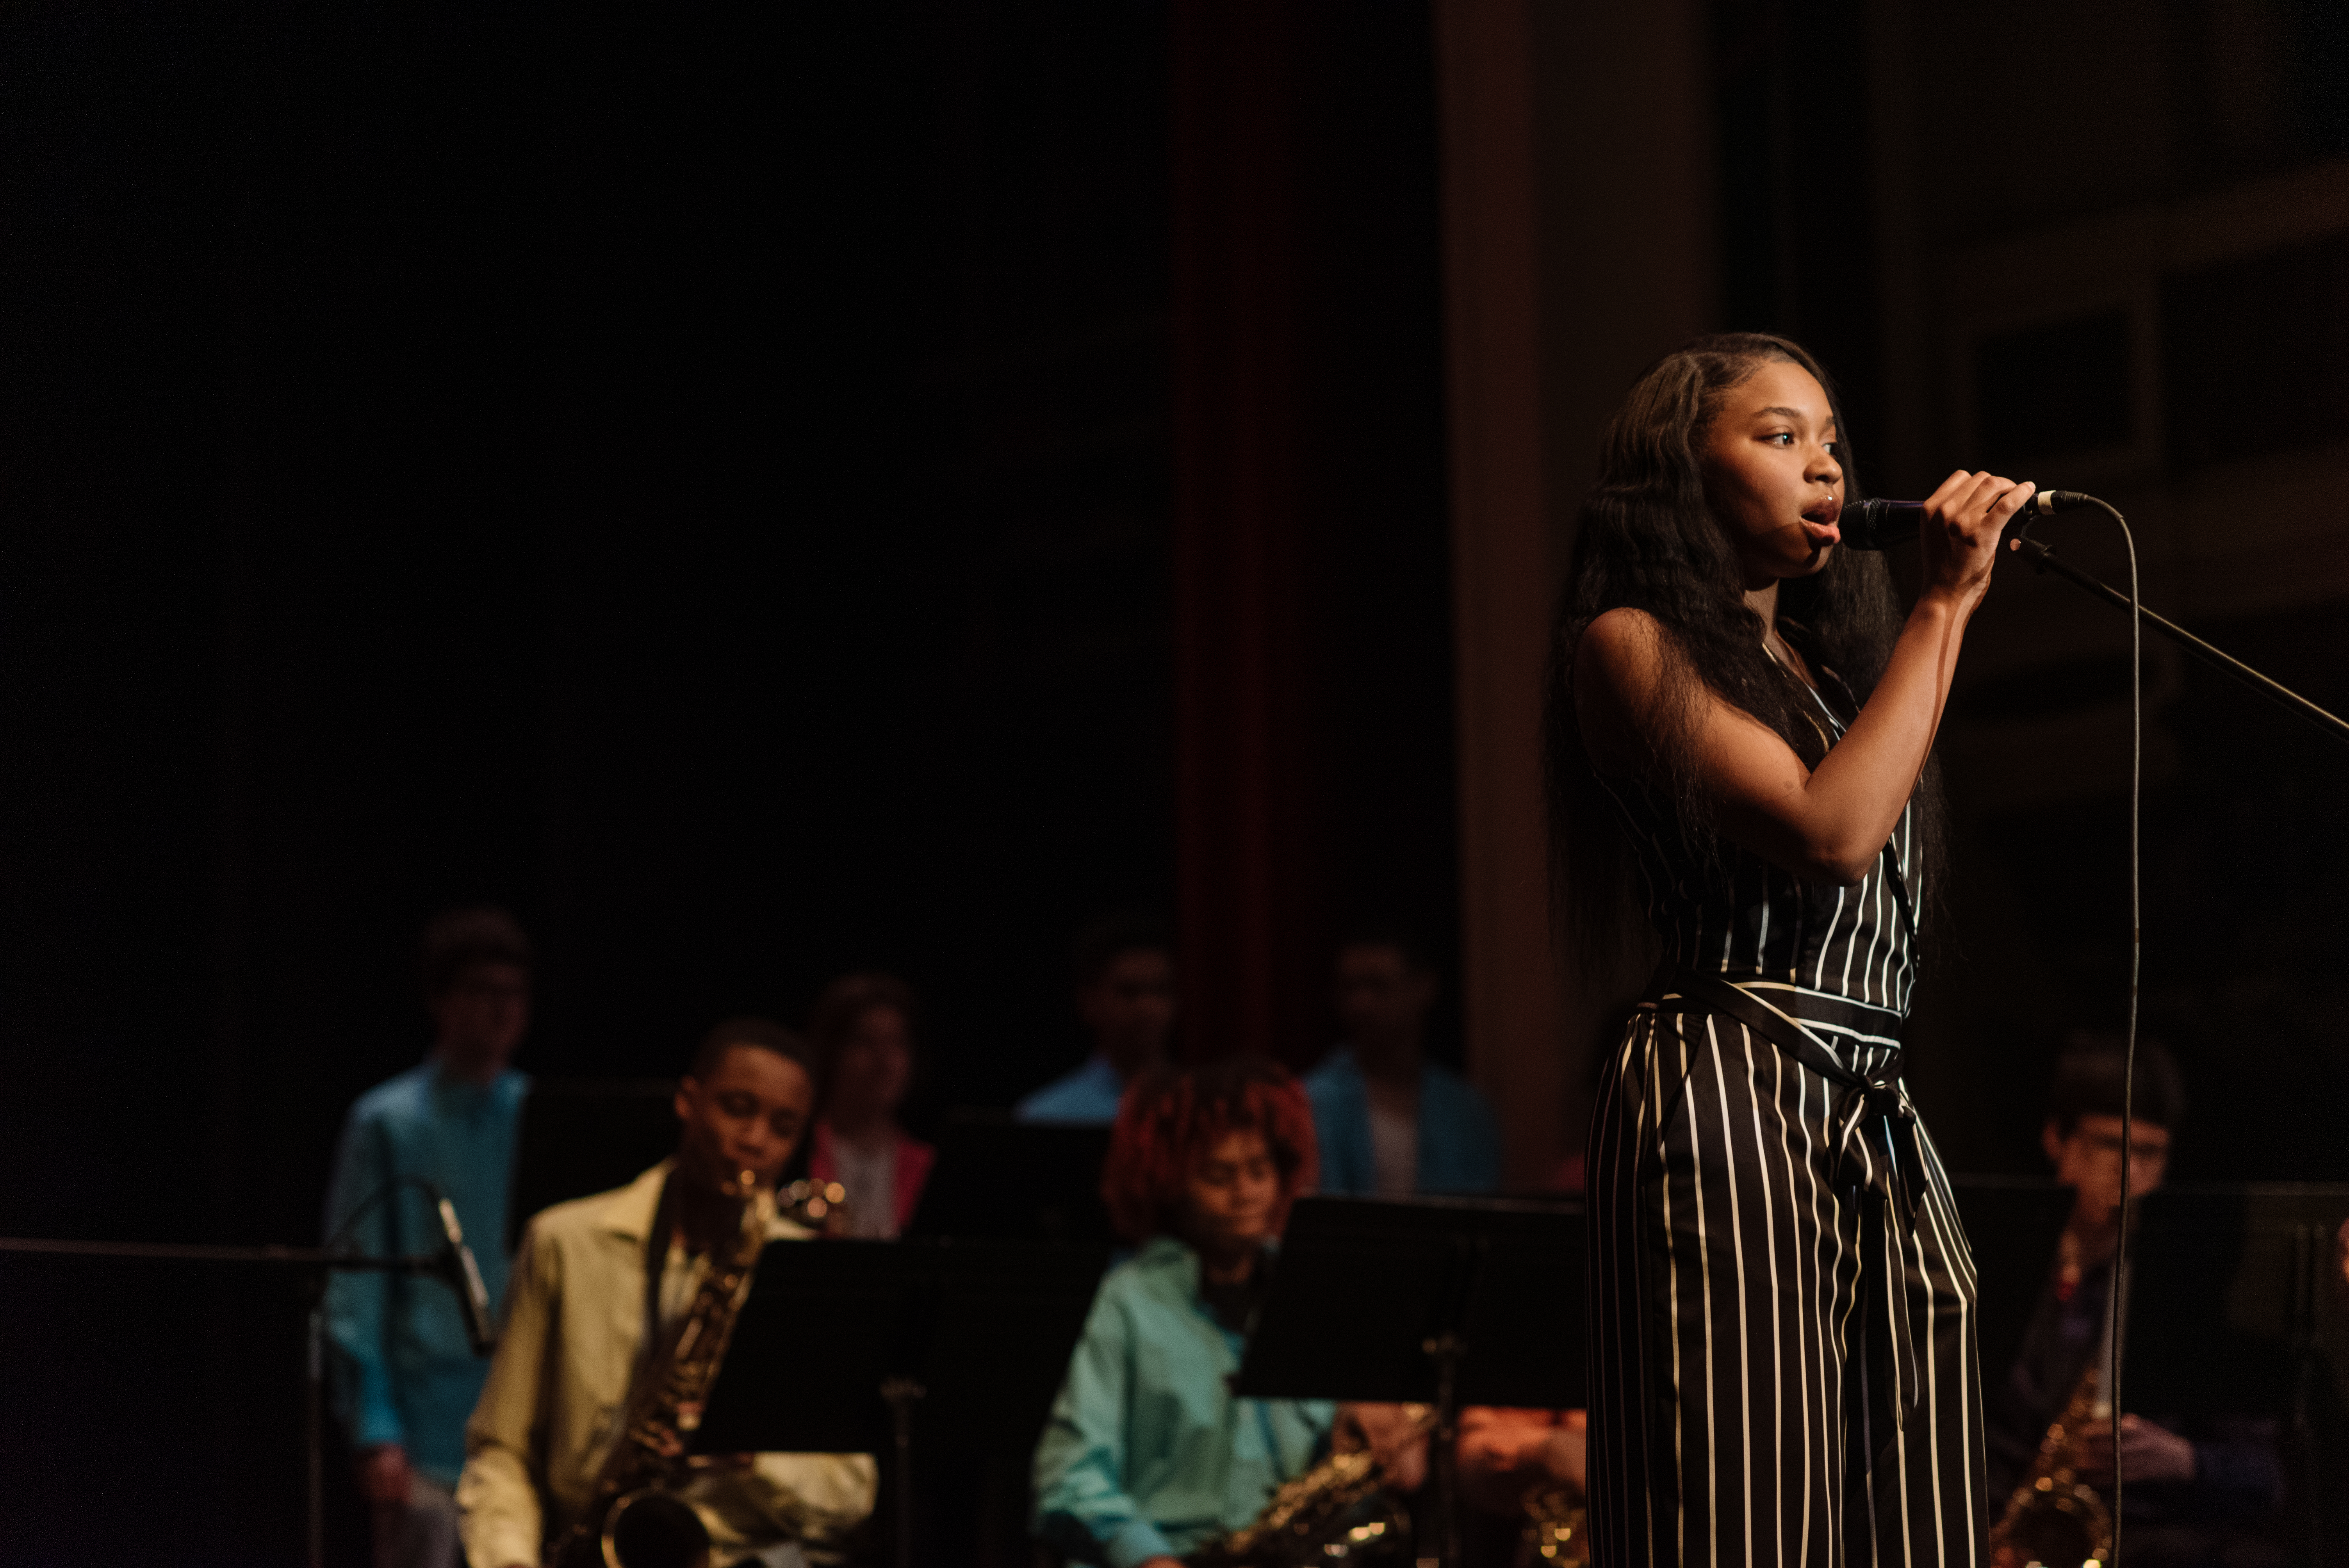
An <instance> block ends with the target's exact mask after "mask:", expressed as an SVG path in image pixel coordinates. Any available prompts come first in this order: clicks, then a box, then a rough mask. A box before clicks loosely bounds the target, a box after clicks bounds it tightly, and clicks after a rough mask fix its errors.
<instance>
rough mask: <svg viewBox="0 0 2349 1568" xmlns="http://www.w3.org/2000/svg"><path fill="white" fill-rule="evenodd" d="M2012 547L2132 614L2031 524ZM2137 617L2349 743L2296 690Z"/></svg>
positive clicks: (2344, 730) (2348, 730) (2343, 731)
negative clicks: (2060, 557)
mask: <svg viewBox="0 0 2349 1568" xmlns="http://www.w3.org/2000/svg"><path fill="white" fill-rule="evenodd" d="M2033 521H2037V520H2036V519H2033ZM2008 543H2009V544H2010V545H2011V546H2012V547H2013V549H2014V550H2015V552H2017V553H2019V554H2020V555H2021V556H2022V557H2023V559H2024V560H2025V561H2028V562H2031V565H2032V569H2033V571H2037V572H2043V573H2045V572H2053V573H2055V575H2056V576H2058V577H2061V578H2063V579H2064V581H2065V582H2067V583H2072V584H2074V585H2075V587H2078V588H2081V589H2083V590H2085V592H2087V593H2092V594H2094V595H2095V597H2097V598H2099V599H2102V600H2103V601H2104V602H2105V603H2107V604H2110V605H2112V606H2114V607H2115V608H2116V609H2118V610H2119V611H2120V612H2121V613H2122V614H2127V613H2128V607H2129V597H2128V595H2127V594H2126V593H2122V592H2121V591H2120V590H2119V589H2117V588H2115V587H2113V586H2112V585H2111V584H2110V583H2101V582H2098V581H2097V580H2096V579H2095V578H2094V577H2091V576H2090V575H2089V574H2088V573H2085V572H2083V571H2081V570H2080V569H2079V568H2078V567H2076V566H2075V565H2073V564H2072V563H2071V562H2068V561H2059V560H2057V559H2056V557H2055V552H2054V551H2053V550H2051V549H2050V548H2048V547H2047V546H2046V545H2045V544H2043V543H2041V542H2039V541H2038V540H2035V539H2033V538H2032V537H2031V531H2030V525H2029V524H2028V523H2026V524H2024V525H2023V528H2021V529H2019V530H2017V531H2015V532H2014V533H2013V535H2012V536H2010V538H2009V540H2008ZM2137 614H2139V615H2140V616H2142V617H2143V618H2144V621H2145V624H2147V625H2148V626H2150V627H2152V628H2153V629H2154V630H2155V631H2157V632H2159V633H2160V634H2162V635H2164V636H2166V637H2168V639H2169V640H2170V641H2171V642H2173V643H2176V644H2177V645H2178V646H2179V647H2181V648H2184V649H2185V650H2186V651H2187V652H2188V653H2189V654H2192V655H2194V656H2195V657H2196V658H2198V659H2199V660H2201V661H2202V662H2203V663H2204V664H2206V665H2209V666H2210V667H2211V668H2212V669H2214V670H2217V671H2218V672H2219V673H2220V675H2223V676H2228V677H2229V678H2230V679H2232V680H2235V681H2238V682H2240V683H2241V684H2242V685H2244V686H2249V687H2251V689H2252V690H2253V691H2255V692H2257V693H2259V694H2260V695H2261V696H2263V697H2266V698H2267V699H2268V700H2269V701H2270V702H2272V703H2274V704H2275V705H2276V706H2277V707H2281V708H2282V709H2283V710H2284V711H2285V712H2287V713H2290V714H2292V715H2294V716H2295V717H2299V718H2302V719H2305V720H2306V721H2307V722H2308V723H2310V724H2313V725H2314V726H2315V727H2317V728H2318V729H2321V730H2323V732H2324V733H2325V734H2327V735H2329V736H2331V737H2332V738H2333V739H2335V740H2340V741H2349V721H2344V720H2343V719H2341V718H2340V717H2337V716H2335V715H2333V714H2332V713H2329V712H2327V711H2326V710H2325V709H2323V708H2321V707H2317V706H2316V704H2314V703H2313V702H2311V701H2309V700H2308V699H2307V698H2306V697H2304V696H2301V695H2300V694H2299V693H2298V692H2296V691H2293V690H2292V688H2291V687H2290V686H2285V685H2283V684H2282V682H2280V681H2273V680H2270V679H2269V678H2268V677H2267V676H2263V675H2261V674H2260V672H2259V671H2257V670H2255V669H2253V668H2251V665H2247V664H2245V663H2243V661H2242V660H2240V659H2238V658H2236V657H2234V656H2233V655H2230V654H2226V653H2222V652H2221V651H2220V650H2219V649H2217V648H2214V647H2212V646H2211V645H2209V644H2208V643H2206V642H2204V641H2203V640H2202V639H2201V638H2199V637H2198V636H2196V635H2195V634H2193V633H2191V632H2189V631H2188V630H2187V629H2186V628H2185V627H2183V626H2180V625H2178V624H2177V623H2176V622H2173V621H2166V620H2164V619H2163V618H2162V617H2160V616H2159V615H2157V614H2154V613H2153V612H2152V611H2150V610H2148V609H2147V608H2146V607H2145V606H2144V605H2142V604H2140V605H2138V606H2137Z"/></svg>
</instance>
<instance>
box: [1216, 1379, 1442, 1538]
mask: <svg viewBox="0 0 2349 1568" xmlns="http://www.w3.org/2000/svg"><path fill="white" fill-rule="evenodd" d="M1406 1408H1407V1409H1408V1410H1409V1411H1410V1412H1411V1414H1412V1417H1413V1420H1414V1421H1415V1422H1416V1423H1417V1425H1418V1426H1419V1428H1420V1429H1421V1430H1423V1431H1424V1430H1425V1429H1427V1428H1428V1427H1430V1426H1432V1425H1433V1423H1434V1419H1435V1412H1434V1411H1433V1409H1430V1408H1427V1407H1424V1406H1416V1405H1414V1406H1408V1407H1406ZM1412 1556H1413V1547H1412V1533H1411V1513H1410V1511H1409V1510H1407V1509H1405V1508H1404V1507H1403V1506H1402V1503H1401V1502H1399V1501H1396V1500H1395V1499H1394V1498H1393V1497H1392V1495H1390V1494H1389V1493H1388V1491H1386V1472H1385V1470H1384V1468H1383V1467H1381V1465H1380V1463H1379V1460H1378V1456H1377V1455H1375V1454H1374V1453H1372V1452H1371V1450H1370V1449H1353V1450H1351V1451H1350V1452H1347V1453H1342V1454H1340V1453H1333V1454H1331V1455H1330V1457H1329V1458H1328V1459H1325V1460H1322V1461H1321V1462H1320V1463H1319V1464H1318V1465H1315V1466H1314V1467H1313V1468H1312V1469H1311V1470H1307V1471H1306V1472H1305V1473H1304V1474H1303V1475H1300V1476H1299V1477H1297V1478H1296V1479H1295V1480H1290V1481H1288V1482H1287V1483H1286V1484H1284V1485H1283V1486H1282V1487H1281V1488H1280V1490H1279V1491H1276V1492H1274V1493H1273V1494H1272V1501H1270V1502H1268V1503H1266V1504H1265V1508H1264V1511H1263V1512H1262V1513H1259V1514H1257V1516H1256V1518H1255V1519H1254V1520H1252V1521H1250V1522H1248V1523H1247V1524H1246V1525H1243V1526H1242V1527H1241V1528H1239V1529H1237V1530H1235V1531H1233V1532H1230V1533H1229V1534H1227V1535H1221V1536H1218V1537H1216V1539H1215V1540H1213V1541H1210V1542H1207V1543H1206V1545H1205V1546H1202V1547H1200V1548H1199V1549H1198V1550H1197V1551H1195V1552H1194V1553H1191V1554H1190V1556H1188V1557H1187V1558H1185V1562H1186V1563H1191V1564H1192V1565H1193V1568H1304V1565H1305V1564H1307V1563H1366V1564H1368V1563H1408V1562H1410V1561H1412Z"/></svg>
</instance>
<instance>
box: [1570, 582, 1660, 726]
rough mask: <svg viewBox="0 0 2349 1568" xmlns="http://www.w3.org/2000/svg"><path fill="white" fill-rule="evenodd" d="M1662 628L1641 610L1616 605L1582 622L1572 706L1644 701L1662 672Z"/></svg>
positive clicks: (1633, 705)
mask: <svg viewBox="0 0 2349 1568" xmlns="http://www.w3.org/2000/svg"><path fill="white" fill-rule="evenodd" d="M1663 662H1664V633H1663V628H1662V627H1661V626H1659V625H1658V624H1656V618H1655V617H1654V616H1653V615H1651V614H1648V613H1647V612H1646V611H1645V610H1634V609H1631V608H1630V607H1629V606H1619V607H1617V608H1615V609H1612V610H1609V611H1608V612H1607V613H1606V614H1603V615H1601V616H1599V618H1598V619H1597V620H1595V621H1593V622H1591V623H1590V624H1589V625H1588V626H1586V627H1584V628H1583V632H1582V640H1581V642H1579V643H1578V644H1577V645H1576V646H1575V650H1574V696H1575V706H1576V707H1578V709H1580V710H1581V711H1582V712H1583V713H1584V714H1586V715H1588V713H1589V711H1590V705H1591V703H1592V701H1593V700H1594V699H1596V700H1597V701H1598V702H1599V703H1600V704H1602V705H1604V706H1608V707H1615V708H1618V709H1625V708H1640V707H1646V706H1647V704H1648V701H1649V699H1650V698H1651V696H1652V695H1653V693H1654V690H1655V687H1656V684H1657V681H1658V680H1659V678H1660V677H1661V675H1662V672H1663Z"/></svg>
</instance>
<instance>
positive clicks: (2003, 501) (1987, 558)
mask: <svg viewBox="0 0 2349 1568" xmlns="http://www.w3.org/2000/svg"><path fill="white" fill-rule="evenodd" d="M2038 488H2039V487H2038V486H2036V485H2032V484H2017V483H2015V482H2014V481H2013V480H2007V479H2001V478H1999V476H1998V475H1996V474H1991V473H1968V472H1967V471H1966V470H1965V469H1959V470H1958V471H1957V472H1956V473H1953V474H1951V476H1950V477H1949V478H1948V479H1945V480H1942V481H1941V484H1940V489H1939V490H1935V491H1934V492H1933V493H1932V494H1931V495H1930V496H1928V497H1926V498H1925V521H1924V525H1923V526H1922V527H1921V528H1920V529H1919V530H1918V531H1917V542H1918V545H1919V548H1920V552H1921V553H1922V555H1923V561H1924V576H1925V582H1924V591H1925V592H1926V593H1946V594H1949V595H1951V596H1953V597H1954V598H1955V599H1956V600H1957V601H1958V607H1959V608H1960V609H1961V610H1967V611H1970V610H1971V609H1972V608H1973V607H1974V606H1975V605H1976V604H1978V603H1982V595H1983V594H1984V593H1989V592H1990V573H1991V569H1992V567H1994V566H1996V565H1997V564H1998V540H1999V535H2000V534H2002V533H2003V532H2004V531H2006V525H2007V523H2008V522H2009V521H2012V520H2013V516H2014V514H2015V513H2016V512H2018V511H2022V510H2023V504H2024V503H2025V502H2026V501H2028V500H2030V499H2031V498H2032V496H2033V493H2034V492H2035V491H2036V490H2038Z"/></svg>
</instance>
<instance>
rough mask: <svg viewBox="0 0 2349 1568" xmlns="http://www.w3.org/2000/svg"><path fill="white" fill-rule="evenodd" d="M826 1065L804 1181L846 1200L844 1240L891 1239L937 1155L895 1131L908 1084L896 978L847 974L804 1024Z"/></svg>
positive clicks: (908, 1041) (909, 994) (907, 1042)
mask: <svg viewBox="0 0 2349 1568" xmlns="http://www.w3.org/2000/svg"><path fill="white" fill-rule="evenodd" d="M808 1039H809V1042H810V1043H811V1044H812V1045H813V1046H814V1047H815V1049H816V1057H817V1059H818V1060H819V1061H820V1062H822V1063H823V1085H824V1109H823V1119H821V1120H819V1121H818V1122H817V1123H816V1124H815V1136H814V1138H813V1139H812V1143H813V1148H812V1150H811V1152H810V1155H809V1159H808V1174H809V1175H810V1176H812V1177H813V1178H814V1179H815V1180H816V1181H837V1182H839V1183H840V1184H841V1185H842V1186H843V1188H845V1189H846V1190H847V1192H848V1202H847V1211H848V1223H847V1225H846V1227H845V1233H847V1234H848V1235H851V1236H863V1237H866V1238H868V1239H870V1240H874V1241H889V1240H893V1239H894V1238H895V1236H896V1235H897V1234H898V1233H900V1232H901V1231H903V1230H904V1229H905V1225H906V1222H908V1221H910V1220H911V1219H912V1218H913V1217H914V1209H915V1206H916V1204H918V1203H920V1202H921V1201H922V1183H923V1182H925V1181H928V1180H929V1175H930V1162H931V1161H933V1160H935V1159H936V1154H937V1151H936V1150H934V1149H932V1148H931V1147H930V1146H929V1145H928V1144H926V1143H924V1142H923V1141H921V1140H919V1139H917V1138H914V1137H911V1136H909V1135H908V1134H907V1133H906V1131H905V1129H904V1128H902V1127H900V1126H898V1125H897V1107H898V1104H899V1103H900V1102H901V1101H903V1100H904V1099H905V1090H906V1088H907V1087H908V1086H909V1085H910V1084H911V1083H912V1082H913V1078H914V993H913V990H912V988H911V987H909V986H908V985H906V984H905V982H904V981H903V980H900V979H898V978H897V977H896V976H895V975H880V974H868V975H843V976H842V977H841V978H839V979H837V980H835V981H833V983H832V984H831V985H828V986H826V987H825V988H824V993H823V995H822V996H821V997H819V998H817V1000H816V1005H815V1010H814V1011H813V1012H812V1014H810V1015H809V1017H808Z"/></svg>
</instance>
